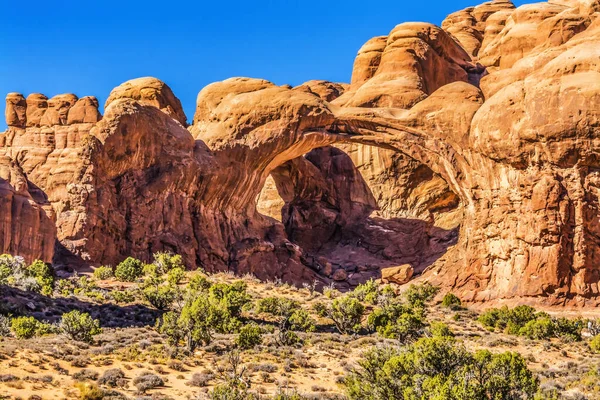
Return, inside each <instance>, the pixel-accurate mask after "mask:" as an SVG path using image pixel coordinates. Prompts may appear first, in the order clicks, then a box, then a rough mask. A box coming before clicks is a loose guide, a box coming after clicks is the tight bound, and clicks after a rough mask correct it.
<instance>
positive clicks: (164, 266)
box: [153, 252, 185, 275]
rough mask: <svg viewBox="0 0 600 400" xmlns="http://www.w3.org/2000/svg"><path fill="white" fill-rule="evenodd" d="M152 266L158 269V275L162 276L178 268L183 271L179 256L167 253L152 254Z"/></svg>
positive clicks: (181, 259)
mask: <svg viewBox="0 0 600 400" xmlns="http://www.w3.org/2000/svg"><path fill="white" fill-rule="evenodd" d="M153 264H154V265H156V267H157V269H158V274H160V275H164V274H167V273H168V272H169V271H171V270H172V269H175V268H179V269H181V270H183V271H185V265H184V264H183V258H182V257H181V256H180V255H179V254H172V253H168V252H158V253H154V262H153Z"/></svg>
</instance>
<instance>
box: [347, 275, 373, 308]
mask: <svg viewBox="0 0 600 400" xmlns="http://www.w3.org/2000/svg"><path fill="white" fill-rule="evenodd" d="M352 296H354V297H356V298H357V299H358V300H360V301H364V302H366V303H369V304H377V298H378V297H379V285H378V284H377V282H375V280H373V279H369V280H368V281H367V282H365V283H363V284H359V285H358V286H357V287H356V288H355V289H354V290H353V291H352Z"/></svg>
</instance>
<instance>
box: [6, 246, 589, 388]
mask: <svg viewBox="0 0 600 400" xmlns="http://www.w3.org/2000/svg"><path fill="white" fill-rule="evenodd" d="M138 261H139V260H135V259H129V261H127V260H126V264H131V265H133V264H135V265H134V267H132V266H131V265H128V266H127V268H125V270H128V271H132V270H135V271H136V272H135V273H133V274H129V273H127V274H126V275H127V278H126V279H125V278H123V279H122V280H123V281H121V279H119V278H117V279H112V278H113V275H115V271H116V269H117V268H114V269H113V268H110V267H100V268H98V269H96V272H95V273H94V274H93V275H91V276H90V275H83V276H78V275H74V276H72V277H70V278H67V279H56V280H55V281H54V284H53V287H54V291H53V293H52V294H51V296H50V295H45V296H42V295H41V294H39V292H38V293H37V294H34V293H29V294H27V296H35V297H32V298H36V299H39V298H42V297H43V298H44V299H48V301H49V302H48V303H47V304H48V306H46V307H47V308H45V309H40V310H38V311H36V312H35V313H34V314H33V315H34V316H35V317H31V316H19V315H20V314H19V313H17V314H18V315H17V316H15V317H10V316H0V336H8V337H6V338H5V337H3V338H2V339H0V363H3V364H1V365H0V368H8V369H7V375H8V374H9V373H10V372H12V373H13V374H14V375H17V374H16V373H15V372H14V371H16V370H18V369H19V368H22V369H24V370H25V369H26V370H27V371H32V372H31V373H30V375H32V376H34V375H35V376H43V375H46V374H47V373H48V372H51V373H52V374H54V375H53V376H54V381H52V384H49V383H43V384H44V385H46V387H44V389H40V390H45V389H49V388H50V386H53V387H56V388H61V389H62V388H64V386H65V382H68V383H67V384H66V385H67V386H68V389H69V390H71V391H72V394H73V397H77V396H78V394H77V392H78V391H79V389H77V388H74V385H75V384H77V383H81V384H83V385H78V388H82V389H83V392H82V393H83V394H81V396H80V397H81V398H95V397H94V396H102V397H101V398H107V399H110V398H140V399H141V398H144V399H145V398H182V397H183V396H186V397H188V398H197V397H198V396H204V395H205V396H206V398H208V399H226V400H229V399H252V398H255V399H262V400H266V399H282V400H283V399H334V398H336V399H359V398H360V399H363V398H364V399H373V400H375V399H377V400H379V399H386V400H387V399H396V398H397V399H401V400H416V399H419V400H425V399H435V400H442V399H450V400H453V399H457V400H458V399H460V400H467V399H494V400H496V399H497V400H503V399H507V400H513V399H531V398H534V397H533V396H535V399H536V400H541V399H554V398H556V399H562V398H565V399H566V398H569V397H564V396H563V392H566V391H571V392H574V391H581V393H588V392H589V393H593V391H594V390H596V389H595V388H596V387H597V386H598V385H595V384H592V383H591V382H593V380H594V379H595V378H596V377H597V374H596V371H597V369H596V368H595V366H596V365H595V364H594V363H597V364H600V358H598V357H599V356H595V355H594V354H595V353H594V352H595V351H600V349H599V347H600V339H597V336H595V335H597V334H598V333H600V321H587V320H583V319H577V318H575V319H565V318H556V317H552V316H549V315H547V314H545V313H539V312H537V311H536V310H534V309H531V308H523V307H521V308H516V309H508V308H502V309H493V310H489V311H488V312H486V313H483V314H482V315H481V316H480V320H479V322H478V320H477V318H478V317H479V315H478V314H477V313H476V312H474V311H472V310H469V309H468V305H466V306H465V305H462V304H461V301H460V299H458V297H456V296H454V295H453V294H451V293H446V294H445V296H443V300H441V303H439V304H435V303H434V301H433V300H434V297H435V296H436V295H437V293H438V289H437V288H436V287H434V286H432V285H429V284H426V283H425V284H418V285H410V286H408V287H406V286H405V287H403V288H399V287H397V286H393V285H381V284H379V283H378V282H377V281H375V280H370V281H367V282H365V283H363V284H361V285H358V286H357V287H356V288H355V289H354V290H350V291H345V292H343V293H342V292H340V291H338V290H336V289H335V286H334V285H330V286H328V287H326V288H323V291H322V293H321V292H320V291H319V290H316V289H317V286H316V285H315V283H314V282H312V283H309V284H305V285H303V286H304V287H303V288H297V287H294V286H291V285H288V284H286V283H283V282H281V281H279V280H275V281H274V282H267V283H261V282H260V281H258V280H257V279H256V278H254V277H252V276H245V277H236V276H234V275H233V274H231V273H215V274H207V273H205V272H203V271H202V270H198V271H186V270H185V266H184V265H183V263H182V260H181V257H179V256H176V255H172V254H169V253H157V254H155V255H154V258H153V260H152V261H151V262H150V263H144V262H142V261H139V262H138ZM98 270H100V272H97V271H98ZM36 283H37V281H36ZM18 293H19V295H22V293H21V292H18ZM67 300H68V301H67ZM53 304H57V305H60V307H59V308H57V309H49V308H51V307H52V305H53ZM69 308H70V309H69ZM450 311H452V312H450ZM25 314H27V313H25ZM456 316H458V317H459V318H453V317H456ZM14 320H17V321H18V322H16V323H15V324H16V325H15V327H16V329H17V330H18V331H19V335H18V336H19V338H21V339H19V340H15V339H14V338H11V337H10V336H15V337H16V336H17V334H16V333H15V329H13V321H14ZM115 320H118V322H115V323H114V324H113V321H115ZM42 321H52V323H51V324H48V323H47V322H42ZM17 325H18V326H17ZM101 325H102V327H103V328H104V329H101ZM126 326H127V327H126ZM129 326H131V327H129ZM133 326H136V327H137V328H134V327H133ZM515 327H518V329H517V328H515ZM585 327H587V330H586V329H583V328H585ZM582 329H583V330H582ZM515 332H517V333H515ZM507 334H510V335H511V336H506V335H507ZM59 335H62V336H59ZM514 335H521V336H522V338H519V337H515V336H514ZM570 335H573V336H570ZM65 336H68V337H69V339H70V340H65ZM583 336H589V337H590V339H589V340H588V339H586V341H585V342H583V341H579V342H573V343H571V342H570V341H571V340H576V339H578V338H582V337H583ZM26 337H27V338H28V339H25V338H26ZM538 337H539V338H542V337H550V338H561V339H562V341H560V342H559V340H546V341H538V340H536V339H535V338H538ZM530 338H531V340H530ZM565 339H567V340H565ZM3 346H4V347H3ZM517 347H518V350H519V351H520V352H521V353H522V354H523V356H520V355H518V354H516V353H514V352H513V351H514V350H515V349H517ZM24 348H26V349H28V354H27V355H26V356H22V355H20V354H21V353H20V352H21V351H22V349H24ZM481 348H488V349H491V351H492V352H489V351H487V350H485V351H480V349H481ZM30 353H31V354H30ZM552 358H557V359H560V362H556V363H554V364H553V363H552V361H551V360H552ZM587 358H589V359H590V360H591V361H586V360H587ZM548 364H550V365H548ZM9 365H10V366H9ZM11 368H14V369H11ZM44 368H45V369H44ZM34 369H35V373H34V372H33V371H34ZM28 373H29V372H28ZM67 374H68V375H67ZM538 377H539V380H538ZM36 379H37V378H36ZM159 379H160V380H161V381H162V383H161V381H159ZM481 382H483V383H481ZM8 384H13V385H15V386H22V385H24V386H23V388H25V389H27V390H29V389H30V388H31V386H32V385H33V384H35V385H38V386H40V387H41V385H42V383H40V382H38V381H36V380H34V378H31V379H29V378H28V379H24V378H23V379H19V380H18V381H7V382H6V383H3V382H0V392H1V390H2V389H4V388H5V387H7V385H8ZM503 385H504V386H503ZM13 389H14V390H17V388H16V387H15V388H11V390H13ZM65 390H67V389H65ZM116 390H118V391H121V392H123V395H119V394H118V392H116ZM586 395H587V394H586ZM119 396H120V397H119ZM386 396H387V397H386ZM561 396H562V397H561ZM200 398H202V397H200ZM582 398H583V397H582ZM587 398H590V399H593V398H594V397H593V396H591V395H590V396H589V397H587Z"/></svg>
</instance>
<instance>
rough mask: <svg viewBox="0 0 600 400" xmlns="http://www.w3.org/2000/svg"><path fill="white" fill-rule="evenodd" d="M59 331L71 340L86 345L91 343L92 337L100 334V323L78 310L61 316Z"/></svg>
mask: <svg viewBox="0 0 600 400" xmlns="http://www.w3.org/2000/svg"><path fill="white" fill-rule="evenodd" d="M60 330H61V331H62V332H63V333H64V334H65V335H67V336H69V337H70V338H71V339H73V340H78V341H80V342H86V343H92V342H93V341H94V338H93V337H94V335H98V334H99V333H102V329H101V328H100V321H98V320H97V319H92V317H91V316H90V315H89V314H88V313H82V312H80V311H78V310H73V311H70V312H68V313H65V314H63V316H62V318H61V321H60Z"/></svg>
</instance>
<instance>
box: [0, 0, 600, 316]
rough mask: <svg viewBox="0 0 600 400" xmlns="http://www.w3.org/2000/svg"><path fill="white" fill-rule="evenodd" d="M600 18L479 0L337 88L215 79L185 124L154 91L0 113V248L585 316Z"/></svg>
mask: <svg viewBox="0 0 600 400" xmlns="http://www.w3.org/2000/svg"><path fill="white" fill-rule="evenodd" d="M599 16H600V3H599V2H598V1H597V0H556V1H550V2H547V3H545V2H544V3H536V4H532V5H526V6H521V7H518V8H516V7H515V6H514V5H513V4H512V3H511V2H509V1H505V0H495V1H491V2H488V3H484V4H482V5H480V6H476V7H471V8H468V9H465V10H462V11H459V12H456V13H454V14H452V15H450V16H449V17H448V18H447V19H446V20H445V21H444V22H443V24H442V26H441V27H436V26H434V25H431V24H424V23H405V24H401V25H398V26H397V27H395V28H394V29H393V30H392V31H391V32H390V34H389V35H387V36H380V37H376V38H374V39H371V40H369V41H368V42H367V43H366V44H365V45H364V46H363V47H362V48H361V49H360V51H359V53H358V55H357V57H356V61H355V63H354V69H353V74H352V80H351V83H350V84H349V85H344V84H336V83H330V82H325V81H309V82H307V83H305V84H303V85H300V86H298V87H295V88H292V87H290V86H277V85H275V84H273V83H270V82H268V81H265V80H260V79H248V78H233V79H228V80H226V81H223V82H217V83H214V84H211V85H209V86H207V87H206V88H204V89H202V90H201V91H200V93H199V95H198V99H197V108H196V113H195V115H194V118H193V120H192V124H191V125H189V126H188V125H187V117H186V116H185V114H184V112H183V110H182V108H181V104H180V102H179V100H177V98H176V97H175V96H174V94H173V93H172V91H171V90H170V89H169V88H168V86H167V85H165V84H164V83H163V82H161V81H159V80H157V79H154V78H140V79H135V80H132V81H129V82H126V83H124V84H123V85H121V86H119V87H117V88H115V89H114V90H113V92H112V93H111V95H110V96H109V98H108V100H107V103H106V105H105V115H104V116H101V115H100V113H99V112H98V102H97V100H96V99H95V98H93V97H83V98H77V97H76V96H74V95H69V94H65V95H60V96H55V97H53V98H51V99H48V98H46V97H45V96H43V95H40V94H34V95H30V96H28V97H27V98H24V97H23V96H21V95H19V94H9V95H8V97H7V108H6V120H7V124H8V125H9V128H8V130H7V131H6V132H4V133H1V134H0V199H1V202H0V206H1V207H2V217H1V219H0V239H1V241H0V248H1V249H2V250H3V251H9V252H13V253H21V254H23V255H24V256H26V257H27V258H29V259H33V258H42V259H44V260H46V261H50V260H51V259H52V258H53V259H54V262H55V264H60V263H68V264H70V265H73V266H76V265H86V264H87V265H100V264H113V265H114V264H116V263H118V262H119V261H121V260H122V259H124V258H125V257H127V256H130V255H133V256H135V257H139V258H142V259H149V258H150V257H151V255H152V253H153V252H155V251H159V250H169V251H174V252H177V253H180V254H182V255H183V256H184V258H185V260H186V262H187V263H188V265H190V266H201V267H203V268H205V269H207V270H231V271H234V272H236V273H240V274H242V273H253V274H255V275H257V276H258V277H260V278H265V279H269V278H270V279H273V278H281V279H285V280H287V281H290V282H295V283H299V282H304V281H308V280H318V281H320V282H321V283H327V282H331V281H335V282H337V284H338V285H340V287H350V286H352V285H354V284H356V283H358V282H360V281H361V280H364V279H366V278H367V277H370V276H379V274H380V270H381V269H382V268H389V267H391V268H396V267H398V266H403V268H404V266H405V265H407V266H406V268H407V269H410V270H411V271H414V272H415V274H418V275H420V276H419V277H418V279H426V280H429V281H431V282H433V283H435V284H438V285H440V286H442V287H443V289H444V290H452V291H453V292H455V293H456V294H458V295H459V296H460V297H461V298H462V299H463V300H467V301H476V302H478V301H490V300H493V301H499V302H523V301H530V302H540V303H544V304H548V305H565V304H568V305H588V304H598V303H599V301H600V288H599V287H598V285H599V282H600V264H599V263H598V260H600V224H599V221H598V219H599V217H600V213H599V196H600V159H599V157H598V155H599V154H600V152H599V151H600V148H599V147H600V62H599V61H598V60H600V51H599V49H600V46H599V45H600V19H599V18H598V17H599ZM257 199H258V201H259V202H260V204H258V205H257ZM272 217H277V218H272ZM54 240H56V246H55V247H54V248H53V246H52V245H51V244H53V242H54Z"/></svg>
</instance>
